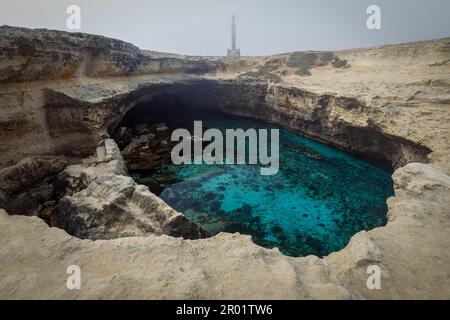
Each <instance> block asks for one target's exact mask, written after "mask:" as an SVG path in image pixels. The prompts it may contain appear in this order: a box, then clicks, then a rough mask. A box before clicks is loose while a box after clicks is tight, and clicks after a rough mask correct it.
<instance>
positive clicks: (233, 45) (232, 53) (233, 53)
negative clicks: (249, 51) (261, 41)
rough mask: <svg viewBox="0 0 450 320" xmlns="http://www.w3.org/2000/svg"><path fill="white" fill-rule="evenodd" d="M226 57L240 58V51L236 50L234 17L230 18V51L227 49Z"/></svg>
mask: <svg viewBox="0 0 450 320" xmlns="http://www.w3.org/2000/svg"><path fill="white" fill-rule="evenodd" d="M227 56H229V57H240V56H241V50H239V49H236V21H235V18H234V15H233V16H232V17H231V49H228V53H227Z"/></svg>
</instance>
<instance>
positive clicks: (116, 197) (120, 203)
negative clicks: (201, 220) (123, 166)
mask: <svg viewBox="0 0 450 320" xmlns="http://www.w3.org/2000/svg"><path fill="white" fill-rule="evenodd" d="M53 223H54V225H55V226H58V227H60V228H62V229H64V230H66V231H67V232H69V233H70V234H71V235H74V236H77V237H79V238H82V239H85V238H89V239H114V238H119V237H130V236H144V235H148V234H155V235H161V234H167V235H171V236H175V237H184V238H187V239H197V238H202V237H205V236H206V233H205V232H203V231H202V230H201V229H200V228H199V227H197V226H196V225H195V224H194V223H192V222H190V221H189V220H188V219H187V218H186V217H185V216H184V215H182V214H181V213H178V212H176V211H175V210H173V209H172V208H170V207H169V206H168V205H166V204H165V203H164V202H163V201H162V200H161V199H159V198H158V197H157V196H155V195H154V194H152V193H151V192H150V191H149V190H148V188H147V187H145V186H142V185H137V184H136V183H135V182H134V181H133V179H132V178H130V177H126V176H120V175H108V174H107V175H103V176H101V177H99V178H97V179H95V180H94V181H92V183H90V184H89V186H88V187H87V188H86V189H84V190H83V191H81V192H79V193H77V194H75V195H73V196H66V197H64V198H63V199H61V200H60V201H59V203H58V207H57V212H56V216H55V219H54V220H53Z"/></svg>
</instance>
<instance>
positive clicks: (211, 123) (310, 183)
mask: <svg viewBox="0 0 450 320" xmlns="http://www.w3.org/2000/svg"><path fill="white" fill-rule="evenodd" d="M183 117H184V118H183V119H182V120H183V121H184V122H185V123H186V127H187V128H190V127H191V126H192V125H193V121H194V120H200V118H199V117H195V116H192V117H189V116H186V115H184V116H183ZM201 120H203V127H204V130H206V128H219V129H225V128H229V129H232V128H242V129H246V128H255V129H263V128H268V129H270V128H279V127H277V126H274V125H270V124H265V123H262V122H256V121H253V120H247V119H235V118H223V117H218V116H207V117H204V116H203V117H202V119H201ZM177 121H178V123H179V122H180V119H177ZM279 129H280V170H279V172H278V174H277V175H275V176H261V175H260V170H259V166H257V165H181V166H176V165H173V164H172V163H170V162H167V161H166V162H165V163H161V164H160V166H159V167H158V168H157V169H155V170H152V171H148V172H139V173H137V172H136V173H132V175H133V177H134V179H135V180H136V181H137V182H138V183H142V184H146V185H148V186H149V187H150V189H151V190H152V191H154V192H155V193H157V194H159V196H160V197H161V198H162V199H163V200H164V201H166V202H167V203H168V204H169V205H170V206H172V207H173V208H175V209H176V210H178V211H180V212H183V213H184V214H185V215H186V216H187V217H188V218H189V219H191V220H192V221H194V222H196V223H197V224H199V225H200V226H201V227H203V228H204V229H205V230H207V231H208V232H209V233H210V234H211V235H214V234H217V233H219V232H222V231H225V232H240V233H242V234H249V235H251V236H252V238H253V241H254V242H255V243H257V244H259V245H262V246H264V247H268V248H271V247H274V246H275V247H278V248H279V249H280V251H282V252H283V253H285V254H288V255H292V256H304V255H309V254H314V255H318V256H325V255H328V254H329V253H331V252H334V251H337V250H340V249H342V248H343V247H345V246H346V245H347V243H348V241H349V239H350V238H351V237H352V236H353V235H354V234H355V233H357V232H359V231H361V230H370V229H373V228H375V227H379V226H383V225H385V224H386V213H387V206H386V199H387V198H388V197H390V196H392V195H393V187H392V180H391V173H390V172H388V171H386V170H384V169H381V168H380V167H377V166H375V165H373V164H370V163H367V162H365V161H362V160H360V159H357V158H355V157H353V156H351V155H349V154H347V153H344V152H342V151H339V150H337V149H334V148H331V147H329V146H326V145H324V144H321V143H318V142H315V141H312V140H310V139H307V138H305V137H302V136H299V135H296V134H294V133H292V132H290V131H288V130H285V129H282V128H279ZM191 133H192V130H191ZM161 190H162V191H161Z"/></svg>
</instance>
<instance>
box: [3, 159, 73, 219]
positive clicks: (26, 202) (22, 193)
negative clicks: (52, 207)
mask: <svg viewBox="0 0 450 320" xmlns="http://www.w3.org/2000/svg"><path fill="white" fill-rule="evenodd" d="M66 165H67V162H66V161H64V160H61V159H58V158H56V157H30V158H26V159H23V160H21V161H19V162H18V163H17V164H15V165H12V166H9V167H6V168H3V169H1V170H0V207H1V208H6V209H8V210H9V212H10V213H11V214H23V215H36V214H37V213H38V212H39V209H40V206H41V205H42V204H43V203H45V202H46V201H48V200H50V199H51V198H52V197H53V186H52V180H53V179H54V178H55V176H56V175H57V174H58V173H59V172H60V171H61V170H63V169H64V167H65V166H66Z"/></svg>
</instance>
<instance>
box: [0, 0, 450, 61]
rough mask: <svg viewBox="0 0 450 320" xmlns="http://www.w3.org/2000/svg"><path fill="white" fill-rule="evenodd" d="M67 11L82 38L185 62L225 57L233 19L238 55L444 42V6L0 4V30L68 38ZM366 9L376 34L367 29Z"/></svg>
mask: <svg viewBox="0 0 450 320" xmlns="http://www.w3.org/2000/svg"><path fill="white" fill-rule="evenodd" d="M70 4H76V5H79V6H80V8H81V30H80V31H81V32H87V33H95V34H101V35H105V36H109V37H114V38H118V39H122V40H125V41H128V42H131V43H133V44H135V45H137V46H139V47H140V48H143V49H151V50H157V51H164V52H174V53H181V54H192V55H224V54H225V53H226V50H227V48H228V47H230V23H231V15H232V14H233V13H234V14H235V15H236V23H237V45H238V47H239V48H240V49H241V52H242V54H243V55H267V54H274V53H282V52H289V51H297V50H337V49H348V48H355V47H367V46H372V45H379V44H389V43H400V42H409V41H416V40H426V39H435V38H442V37H448V36H450V16H449V14H450V0H162V1H157V0H39V1H32V0H0V25H4V24H7V25H13V26H23V27H31V28H49V29H59V30H67V27H66V20H67V17H68V14H66V9H67V6H68V5H70ZM371 4H376V5H378V6H380V7H381V13H382V17H381V19H382V20H381V22H382V29H381V30H374V31H370V30H368V29H367V27H366V19H367V14H366V9H367V7H368V6H369V5H371ZM67 31H69V30H67Z"/></svg>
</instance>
